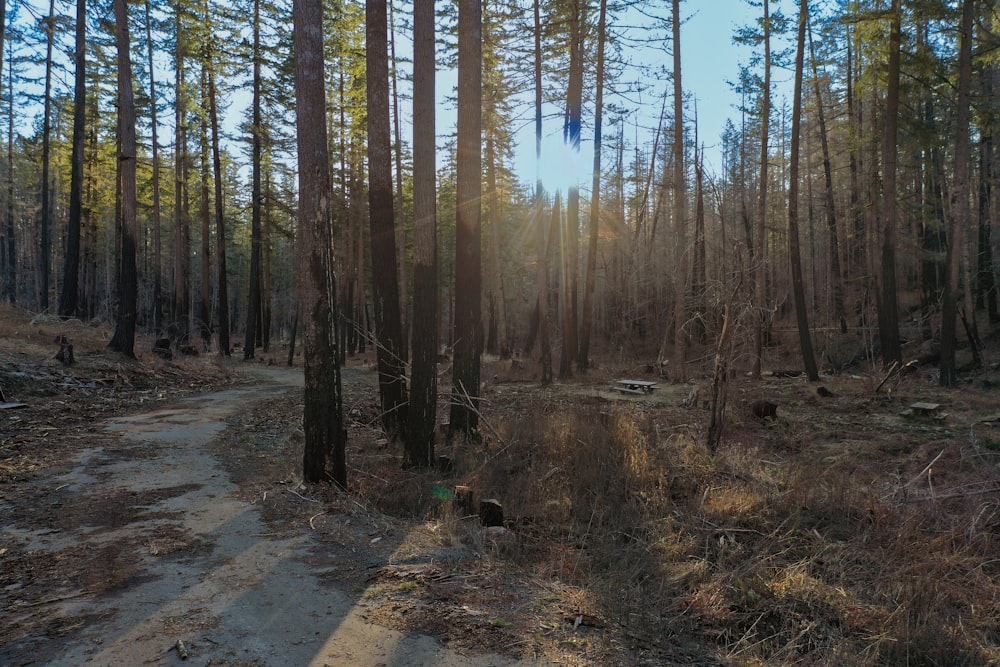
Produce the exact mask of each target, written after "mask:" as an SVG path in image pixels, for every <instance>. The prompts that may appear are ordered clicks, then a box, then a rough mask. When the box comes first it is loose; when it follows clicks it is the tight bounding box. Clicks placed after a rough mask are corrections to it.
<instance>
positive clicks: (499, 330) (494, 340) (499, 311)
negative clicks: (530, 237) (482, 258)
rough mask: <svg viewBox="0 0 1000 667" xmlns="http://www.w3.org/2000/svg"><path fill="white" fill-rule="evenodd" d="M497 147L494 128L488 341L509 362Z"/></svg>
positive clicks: (489, 171) (489, 149) (489, 162)
mask: <svg viewBox="0 0 1000 667" xmlns="http://www.w3.org/2000/svg"><path fill="white" fill-rule="evenodd" d="M496 145H497V139H496V135H495V133H494V132H493V127H492V125H491V126H490V127H489V130H487V132H486V155H485V159H486V164H485V168H486V190H487V192H488V197H489V223H490V269H491V271H492V274H493V275H492V283H493V285H492V290H491V291H490V312H491V317H490V336H489V337H488V339H487V340H488V342H487V349H488V350H489V351H490V353H491V354H496V355H499V356H500V358H501V359H507V358H509V357H510V353H511V349H510V347H511V346H510V338H509V336H508V335H507V305H506V297H505V295H504V286H503V261H502V259H501V255H500V248H502V247H504V243H503V240H502V239H501V237H500V234H501V229H500V207H501V193H500V191H499V188H498V187H497V171H499V169H500V167H501V165H500V164H498V163H499V155H498V154H497V149H496ZM491 348H492V349H491Z"/></svg>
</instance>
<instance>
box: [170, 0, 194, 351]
mask: <svg viewBox="0 0 1000 667" xmlns="http://www.w3.org/2000/svg"><path fill="white" fill-rule="evenodd" d="M182 11H183V10H182V7H181V0H177V3H176V4H175V6H174V34H175V39H176V40H177V44H176V45H175V49H174V51H175V52H174V294H173V308H172V313H173V314H172V318H173V327H174V329H175V332H176V337H177V339H178V340H179V341H180V342H181V343H183V344H185V345H187V344H190V341H189V339H188V336H189V333H190V320H191V229H190V226H189V223H188V218H187V212H188V203H187V119H186V117H185V113H186V109H187V94H186V89H187V82H186V81H185V78H186V77H185V58H186V55H187V42H186V40H185V39H184V37H183V34H184V31H183V28H182V20H181V13H182Z"/></svg>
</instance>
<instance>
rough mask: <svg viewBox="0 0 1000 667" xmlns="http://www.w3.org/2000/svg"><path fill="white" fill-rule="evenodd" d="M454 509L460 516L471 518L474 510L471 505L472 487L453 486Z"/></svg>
mask: <svg viewBox="0 0 1000 667" xmlns="http://www.w3.org/2000/svg"><path fill="white" fill-rule="evenodd" d="M454 503H455V509H456V510H457V511H458V513H459V514H461V515H462V516H472V515H474V514H475V513H476V508H475V506H474V505H473V503H472V487H470V486H465V485H464V484H459V485H457V486H455V497H454Z"/></svg>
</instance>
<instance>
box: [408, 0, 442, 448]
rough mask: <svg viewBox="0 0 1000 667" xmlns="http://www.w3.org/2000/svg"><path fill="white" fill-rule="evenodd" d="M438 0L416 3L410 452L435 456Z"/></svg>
mask: <svg viewBox="0 0 1000 667" xmlns="http://www.w3.org/2000/svg"><path fill="white" fill-rule="evenodd" d="M434 73H435V58H434V0H414V3H413V218H414V219H413V312H415V313H420V317H415V318H413V344H412V347H413V363H412V381H411V385H410V408H409V413H408V415H407V417H408V419H409V422H408V424H407V438H406V454H407V460H408V462H409V463H411V464H413V465H418V466H429V465H431V464H432V463H433V461H434V433H435V425H436V420H437V358H438V330H437V323H438V279H437V271H438V267H437V207H436V204H435V197H436V196H435V190H436V187H435V174H436V168H435V152H436V150H435V131H434V107H435V104H436V101H435V99H434Z"/></svg>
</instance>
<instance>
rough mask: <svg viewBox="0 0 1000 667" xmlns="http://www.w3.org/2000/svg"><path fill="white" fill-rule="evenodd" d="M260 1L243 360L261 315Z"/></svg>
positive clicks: (255, 23) (256, 19)
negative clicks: (248, 284)
mask: <svg viewBox="0 0 1000 667" xmlns="http://www.w3.org/2000/svg"><path fill="white" fill-rule="evenodd" d="M260 60H261V52H260V0H254V3H253V100H252V102H251V104H252V111H251V114H252V118H251V121H250V124H251V127H250V132H251V137H250V141H251V145H250V153H251V157H250V162H251V164H250V169H251V176H250V179H251V185H250V289H249V290H248V292H249V294H248V300H247V327H246V336H245V338H244V340H243V359H244V360H248V359H253V358H254V353H255V350H256V347H257V338H258V330H257V325H258V322H259V320H260V315H261V297H260V283H261V279H260V274H261V271H260V264H261V242H262V238H261V237H262V230H261V208H262V201H261V194H262V193H261V169H262V166H261V153H262V148H261V134H262V133H263V132H264V125H263V122H262V120H261V109H260V107H261V99H260V98H261V75H260Z"/></svg>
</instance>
